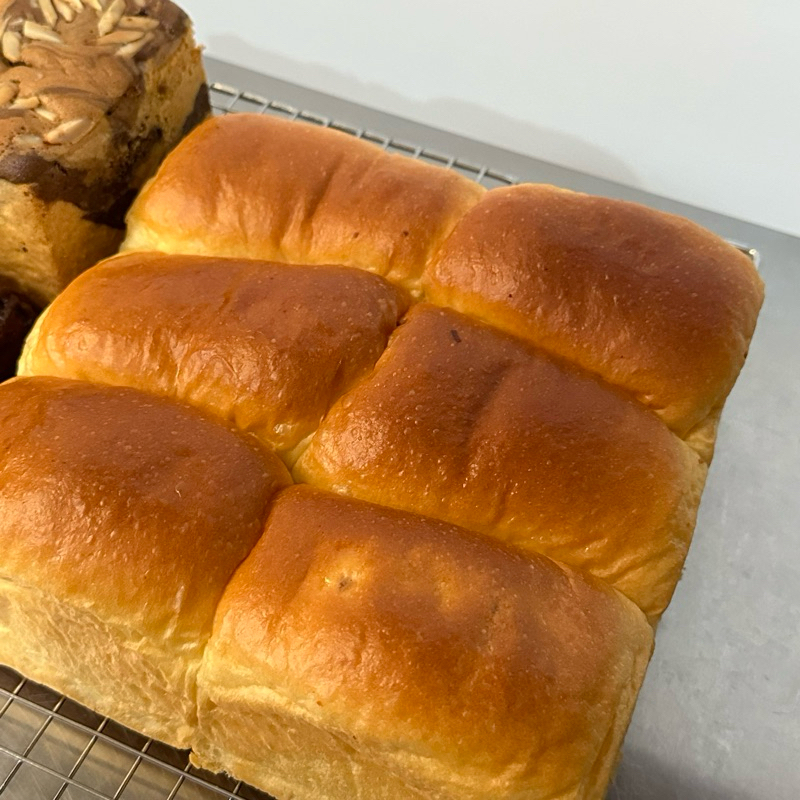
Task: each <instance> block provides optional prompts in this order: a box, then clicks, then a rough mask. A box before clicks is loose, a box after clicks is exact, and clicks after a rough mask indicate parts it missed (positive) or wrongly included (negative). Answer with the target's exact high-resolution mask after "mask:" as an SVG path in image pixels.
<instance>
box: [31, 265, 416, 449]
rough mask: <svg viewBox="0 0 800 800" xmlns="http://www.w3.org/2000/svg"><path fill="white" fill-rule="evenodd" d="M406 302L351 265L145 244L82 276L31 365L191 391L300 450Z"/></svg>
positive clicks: (262, 434)
mask: <svg viewBox="0 0 800 800" xmlns="http://www.w3.org/2000/svg"><path fill="white" fill-rule="evenodd" d="M405 308H406V301H405V299H404V297H403V295H402V293H401V292H399V291H398V290H397V289H395V288H394V287H392V286H391V284H389V283H387V282H386V281H384V280H383V279H381V278H379V277H378V276H376V275H370V274H368V273H365V272H361V271H359V270H354V269H348V268H345V267H323V266H319V267H299V266H298V267H287V266H286V265H282V264H280V265H276V264H271V263H268V262H261V261H243V260H233V259H219V258H206V257H202V256H169V255H163V254H158V253H131V254H126V255H122V256H118V257H116V258H112V259H110V260H108V261H106V262H104V263H102V264H99V265H98V266H96V267H95V268H94V269H91V270H89V271H88V272H87V273H85V274H84V275H82V276H80V277H79V278H78V279H77V280H76V281H75V282H74V283H72V285H70V287H69V288H68V289H67V290H66V291H65V292H64V293H63V294H61V295H60V297H58V298H57V299H56V301H55V302H54V303H53V304H52V305H51V306H50V307H49V308H48V309H47V311H46V312H45V313H44V315H43V316H42V317H41V318H40V319H39V322H38V323H37V326H36V329H35V331H34V333H33V334H32V335H31V336H30V338H29V339H28V342H27V346H26V349H25V352H24V354H23V357H22V359H21V362H20V367H19V373H20V374H21V375H56V376H60V377H64V378H78V379H82V380H90V381H97V382H100V383H109V384H115V385H122V386H133V387H136V388H138V389H144V390H147V391H151V392H154V393H155V394H159V395H163V396H167V397H172V398H175V399H178V400H183V401H185V402H188V403H191V404H192V405H195V406H198V407H199V408H202V409H205V410H207V411H210V412H212V413H213V414H216V415H217V416H220V417H222V418H223V419H224V420H227V421H229V422H231V423H233V424H234V425H236V426H237V427H238V428H239V429H240V430H243V431H248V432H252V433H254V434H255V435H256V436H258V437H259V439H261V440H262V441H263V442H265V443H266V444H268V445H269V446H271V447H273V448H275V449H277V450H278V451H280V452H281V454H283V455H284V456H285V457H286V458H287V460H288V461H289V462H290V463H291V462H292V460H293V458H292V453H291V450H292V448H295V447H296V446H297V445H298V444H299V443H300V442H301V441H302V440H303V439H304V438H305V437H307V436H308V435H309V434H310V433H312V432H313V431H314V430H316V428H317V426H318V425H319V422H320V420H321V419H322V416H323V415H324V414H325V412H326V411H327V410H328V409H329V408H330V406H331V404H332V403H333V401H334V400H336V399H337V398H338V397H339V395H341V394H342V393H343V392H344V391H345V390H347V389H348V388H350V386H351V385H352V384H353V383H354V382H355V381H357V380H358V379H359V378H361V377H362V376H363V375H364V374H365V373H367V372H368V371H369V370H370V369H371V368H372V366H373V365H374V363H375V361H376V360H377V359H378V356H379V355H380V354H381V353H382V352H383V349H384V347H385V346H386V341H387V339H388V337H389V334H390V333H391V332H392V331H393V330H394V328H395V326H396V324H397V320H398V317H399V316H400V314H401V313H402V312H403V311H404V310H405Z"/></svg>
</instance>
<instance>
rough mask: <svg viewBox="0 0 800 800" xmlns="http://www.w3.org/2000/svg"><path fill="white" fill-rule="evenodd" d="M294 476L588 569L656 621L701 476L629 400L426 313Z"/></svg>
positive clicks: (689, 455)
mask: <svg viewBox="0 0 800 800" xmlns="http://www.w3.org/2000/svg"><path fill="white" fill-rule="evenodd" d="M295 475H296V477H297V478H298V479H299V480H301V481H304V482H308V483H312V484H314V485H317V486H320V487H322V488H326V489H331V490H334V491H337V492H340V493H344V494H350V495H353V496H354V497H360V498H362V499H364V500H369V501H371V502H376V503H381V504H384V505H388V506H394V507H396V508H404V509H407V510H409V511H416V512H417V513H421V514H427V515H430V516H433V517H438V518H440V519H445V520H448V521H450V522H454V523H456V524H459V525H463V526H464V527H467V528H471V529H473V530H477V531H481V532H484V533H488V534H491V535H492V536H495V537H498V538H501V539H504V540H507V541H510V542H514V543H515V544H517V545H519V546H522V547H525V548H527V549H532V550H536V551H539V552H543V553H545V554H546V555H548V556H551V557H552V558H555V559H557V560H559V561H563V562H564V563H567V564H571V565H573V566H576V567H580V568H584V569H587V570H589V571H591V572H592V573H593V574H595V575H597V576H599V577H602V578H604V579H606V580H608V581H609V582H610V583H611V584H612V585H614V586H616V587H617V588H618V589H620V591H622V592H624V593H625V594H627V595H628V597H630V598H631V599H632V600H634V601H635V602H636V603H637V604H638V605H639V606H640V607H641V608H642V609H644V610H645V612H646V613H647V614H648V615H653V616H655V615H658V614H659V613H660V612H661V611H662V610H663V609H664V608H665V607H666V605H667V603H668V602H669V598H670V597H671V595H672V591H673V589H674V587H675V583H676V582H677V580H678V578H679V576H680V571H681V565H682V564H683V560H684V557H685V555H686V551H687V549H688V546H689V542H690V539H691V534H692V530H693V527H694V518H695V513H696V506H697V502H698V499H699V494H700V489H701V487H702V483H703V480H704V476H705V468H704V467H703V466H702V465H701V464H700V461H699V459H698V457H697V456H696V455H695V454H694V453H693V452H692V451H691V450H690V449H689V448H688V447H687V446H686V445H685V444H684V443H683V442H682V441H681V440H680V439H678V438H677V437H676V436H675V435H674V434H672V433H671V432H670V431H669V429H668V428H667V427H666V426H665V425H664V424H663V423H662V422H661V421H660V420H659V419H658V418H657V417H656V416H655V415H654V414H652V413H651V412H650V411H648V410H646V409H645V408H643V407H642V406H641V405H640V404H639V403H637V402H636V401H635V400H633V399H632V398H630V397H628V396H627V395H625V394H624V393H622V392H620V391H618V390H616V389H613V388H612V387H609V386H607V385H605V384H603V383H601V382H599V381H597V380H596V379H595V378H594V377H592V376H591V375H588V374H586V373H582V372H580V371H577V370H576V369H574V368H571V367H569V366H567V365H564V364H560V363H557V362H555V361H553V360H551V359H550V358H548V357H546V356H544V355H543V354H542V353H540V352H538V351H536V350H535V349H533V348H531V347H530V346H528V345H526V344H525V343H524V342H522V341H520V340H518V339H516V338H515V337H512V336H508V335H506V334H503V333H500V332H498V331H496V330H493V329H492V328H490V327H488V326H485V325H482V324H481V323H478V322H474V321H473V320H470V319H469V318H468V317H465V316H463V315H461V314H458V313H457V312H455V311H450V310H447V309H439V308H436V307H434V306H429V305H426V304H421V305H418V306H415V307H414V308H413V309H412V310H411V311H410V312H409V314H408V315H407V317H406V321H405V322H404V323H403V324H402V325H401V326H400V328H398V330H397V331H396V333H395V334H394V335H393V336H392V338H391V339H390V341H389V347H388V348H387V350H386V352H385V353H384V355H383V356H382V357H381V359H380V360H379V361H378V364H377V367H376V369H375V372H374V373H373V374H372V375H371V376H370V377H369V378H367V379H366V380H365V381H363V382H362V383H360V384H359V385H358V386H357V387H356V388H355V389H354V390H353V391H351V392H350V393H348V394H346V395H345V396H344V397H343V398H342V399H341V400H340V401H339V402H338V403H337V404H336V405H335V406H334V407H333V409H332V410H331V412H330V414H329V415H328V416H327V417H326V419H325V420H324V421H323V423H322V425H321V426H320V429H319V430H318V432H317V433H316V434H315V436H314V438H313V439H312V441H311V444H310V446H309V448H308V450H306V452H305V453H304V454H303V456H302V457H301V458H300V460H299V462H298V463H297V465H296V467H295Z"/></svg>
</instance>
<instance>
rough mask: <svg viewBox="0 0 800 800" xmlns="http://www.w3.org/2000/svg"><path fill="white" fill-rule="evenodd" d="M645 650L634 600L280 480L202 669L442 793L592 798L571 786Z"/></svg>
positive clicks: (616, 714) (593, 757)
mask: <svg viewBox="0 0 800 800" xmlns="http://www.w3.org/2000/svg"><path fill="white" fill-rule="evenodd" d="M651 641H652V634H651V631H650V629H649V627H648V626H647V624H646V622H645V619H644V617H643V616H642V615H641V614H640V612H639V611H638V610H637V609H636V608H635V607H634V606H633V604H631V603H629V602H628V601H627V600H625V599H624V598H623V597H621V596H620V595H619V594H617V593H616V592H614V591H613V590H611V589H609V588H608V587H607V586H605V585H604V584H602V583H600V582H595V581H594V580H592V579H591V578H589V577H587V576H584V575H581V574H579V573H576V572H573V571H571V570H569V569H568V568H565V567H562V566H560V565H558V564H556V563H554V562H551V561H549V560H548V559H545V558H542V557H537V556H526V555H523V554H521V553H516V552H514V551H512V550H510V549H506V548H505V547H503V546H502V545H500V544H496V543H493V542H491V541H489V540H484V539H482V538H481V537H477V536H475V535H473V534H470V533H469V532H467V531H464V530H462V529H459V528H456V527H454V526H451V525H448V524H445V523H441V522H438V521H434V520H429V519H425V518H421V517H417V516H415V515H411V514H406V513H403V512H398V511H393V510H390V509H386V508H380V507H378V506H373V505H370V504H366V503H360V502H358V501H353V500H345V499H342V498H338V497H336V496H333V495H328V494H325V493H322V492H318V491H315V490H312V489H310V488H309V487H294V488H292V489H289V490H287V491H286V492H283V493H281V494H280V495H279V497H278V499H277V500H276V502H275V504H274V506H273V510H272V512H271V514H270V517H269V520H268V523H267V527H266V531H265V533H264V536H263V538H262V539H261V540H260V542H259V543H258V545H257V546H256V548H255V549H254V551H253V553H252V554H251V555H250V557H249V558H248V559H247V561H246V562H245V563H244V564H243V565H242V567H241V568H240V569H239V570H238V571H237V573H236V575H235V576H234V578H233V580H232V581H231V584H230V585H229V587H228V589H227V590H226V592H225V595H224V597H223V599H222V601H221V603H220V606H219V609H218V613H217V617H216V620H215V625H214V636H213V637H212V641H211V643H210V645H209V650H208V652H207V658H210V659H212V660H213V663H214V669H213V670H212V673H213V674H214V675H215V680H218V681H225V680H227V681H229V682H230V685H231V686H232V687H233V686H235V687H237V689H236V691H237V696H239V697H246V696H247V695H248V690H249V689H252V692H253V700H254V702H256V703H257V702H258V701H259V699H260V698H263V696H264V694H263V691H262V687H265V688H266V689H268V690H270V691H271V692H275V693H277V695H278V696H279V697H280V698H281V705H288V706H289V707H290V708H291V707H294V708H297V709H300V710H302V711H303V712H304V713H306V714H307V715H308V716H309V717H310V718H311V719H312V720H313V721H314V722H315V723H316V724H318V725H320V726H322V727H323V728H326V729H328V730H332V731H334V732H341V733H342V735H343V736H345V737H347V738H348V739H349V738H350V737H355V741H356V742H357V746H358V747H360V748H364V749H367V750H368V751H369V752H370V753H371V756H373V757H374V758H375V759H376V761H378V763H384V764H388V765H389V766H390V767H391V768H392V769H393V771H395V772H398V771H399V772H401V774H402V773H403V772H404V771H408V772H411V774H412V775H413V774H415V773H416V774H419V773H422V774H426V773H428V774H427V775H426V777H427V778H428V779H429V780H431V781H432V782H435V781H436V779H437V778H442V779H443V780H445V781H447V782H448V783H451V782H452V781H460V782H461V783H463V788H464V793H463V795H462V794H459V795H458V796H464V797H473V796H481V797H484V796H494V795H493V794H492V792H491V791H487V789H489V790H490V789H492V788H494V789H495V790H496V796H503V797H506V796H508V797H511V796H514V797H522V796H525V797H531V798H545V797H547V798H550V797H566V796H569V797H573V796H577V797H588V796H591V797H595V796H597V797H599V794H594V793H591V794H590V793H589V792H587V793H586V794H584V792H583V791H580V790H581V789H582V790H585V789H587V787H588V786H591V784H592V781H593V780H596V779H597V774H598V772H600V771H602V766H601V765H600V764H599V763H598V762H601V761H602V760H603V759H608V758H609V752H610V753H614V752H615V751H616V746H617V744H618V742H619V739H620V738H621V736H622V733H623V732H624V729H625V727H626V725H627V719H628V716H629V714H630V711H631V709H632V707H633V701H634V698H635V694H636V691H637V690H638V686H639V683H640V681H641V679H642V676H643V673H644V668H645V665H646V663H647V660H648V658H649V655H650V649H651ZM226 674H227V678H226V677H225V676H226ZM451 785H452V783H451ZM595 788H596V787H595ZM576 789H579V791H578V792H576V794H575V795H573V794H572V793H571V791H575V790H576ZM517 792H519V794H517ZM523 793H524V795H523ZM447 796H448V797H449V796H451V795H450V793H448V794H447Z"/></svg>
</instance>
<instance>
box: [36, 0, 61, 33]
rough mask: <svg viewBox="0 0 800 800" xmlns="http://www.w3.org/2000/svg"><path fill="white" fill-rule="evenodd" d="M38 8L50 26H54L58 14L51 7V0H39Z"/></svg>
mask: <svg viewBox="0 0 800 800" xmlns="http://www.w3.org/2000/svg"><path fill="white" fill-rule="evenodd" d="M39 8H40V9H41V10H42V16H43V17H44V18H45V21H46V22H47V24H48V25H49V26H50V27H51V28H55V26H56V22H58V14H56V10H55V8H53V3H52V0H39Z"/></svg>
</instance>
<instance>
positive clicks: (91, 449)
mask: <svg viewBox="0 0 800 800" xmlns="http://www.w3.org/2000/svg"><path fill="white" fill-rule="evenodd" d="M0 452H2V454H3V457H2V460H0V553H2V558H1V560H0V662H2V663H6V664H10V665H12V666H14V667H15V668H17V669H20V670H24V671H25V672H26V674H27V675H28V676H29V677H31V678H33V679H34V680H40V681H43V682H46V683H48V684H49V685H51V686H53V687H54V688H56V689H59V690H61V691H64V692H66V693H68V694H69V695H70V696H71V697H74V698H75V699H76V700H78V701H79V702H83V703H86V704H88V705H90V706H91V707H93V708H96V709H98V710H100V711H102V712H103V713H105V714H108V715H110V716H113V717H114V718H115V719H118V720H120V721H121V722H123V723H127V724H129V725H132V726H133V727H135V728H137V729H138V730H143V731H145V732H147V733H150V734H152V735H153V736H156V737H157V738H159V739H163V740H165V741H168V742H170V743H173V744H176V745H178V746H180V747H186V746H187V745H188V743H189V741H190V739H189V737H190V734H191V729H192V727H193V724H194V676H195V674H196V671H197V668H198V666H199V661H200V657H201V655H202V652H203V647H204V644H205V641H206V640H207V639H208V636H209V634H210V632H211V623H212V619H213V615H214V612H215V609H216V605H217V602H218V600H219V598H220V596H221V594H222V591H223V589H224V588H225V585H226V583H227V581H228V580H229V578H230V577H231V575H232V574H233V571H234V570H235V569H236V567H237V566H238V565H239V564H240V563H241V561H242V560H243V559H244V557H245V556H246V555H247V554H248V552H249V551H250V549H251V548H252V546H253V544H254V543H255V542H256V540H257V539H258V537H259V535H260V534H261V532H262V530H263V524H264V519H265V517H266V514H267V508H268V503H269V500H270V499H271V497H272V495H273V493H274V492H275V491H276V490H277V489H279V488H281V487H283V486H286V485H287V484H288V483H289V482H290V481H289V477H288V475H287V473H286V470H285V468H284V467H283V465H282V464H281V462H280V461H278V459H277V458H276V457H275V456H272V455H270V454H269V453H266V452H264V451H262V450H261V448H259V447H257V446H256V445H255V443H253V442H252V441H250V440H248V439H247V438H245V437H244V436H242V435H241V434H239V433H236V432H234V431H232V430H230V429H228V428H226V427H224V426H222V425H220V424H218V423H216V422H213V421H211V420H209V419H207V418H205V417H204V416H203V415H202V414H200V413H198V412H196V411H194V410H193V409H189V408H186V407H183V406H180V405H177V404H174V403H171V402H169V401H166V400H161V399H159V398H155V397H151V396H149V395H147V394H144V393H141V392H137V391H135V390H133V389H121V388H113V387H103V386H97V385H93V384H88V383H83V382H79V381H66V380H61V379H57V378H15V379H13V380H11V381H9V382H7V383H5V384H3V385H2V386H0ZM54 465H57V469H56V470H54V469H53V466H54Z"/></svg>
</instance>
